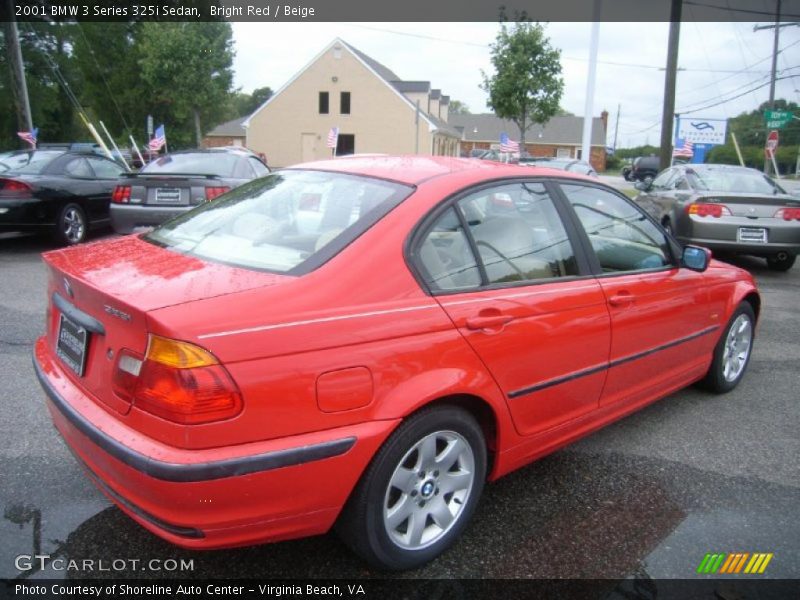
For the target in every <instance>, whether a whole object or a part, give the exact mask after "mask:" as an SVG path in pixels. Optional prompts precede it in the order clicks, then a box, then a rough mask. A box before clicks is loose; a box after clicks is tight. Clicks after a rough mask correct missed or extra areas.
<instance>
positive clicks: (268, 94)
mask: <svg viewBox="0 0 800 600" xmlns="http://www.w3.org/2000/svg"><path fill="white" fill-rule="evenodd" d="M270 98H272V88H270V87H269V86H266V87H260V88H256V89H254V90H253V93H252V94H247V93H245V92H236V93H235V94H234V95H233V97H232V99H231V104H232V107H231V113H232V118H237V117H249V116H250V115H251V114H253V112H254V111H255V110H256V109H257V108H258V107H259V106H261V105H262V104H264V102H266V101H267V100H269V99H270Z"/></svg>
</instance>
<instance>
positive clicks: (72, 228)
mask: <svg viewBox="0 0 800 600" xmlns="http://www.w3.org/2000/svg"><path fill="white" fill-rule="evenodd" d="M86 230H87V223H86V213H84V212H83V209H82V208H81V207H80V206H78V205H77V204H67V205H66V206H65V207H64V208H62V209H61V212H60V213H59V215H58V221H57V222H56V238H57V239H58V241H60V242H61V243H63V244H66V245H67V246H73V245H75V244H80V243H81V242H82V241H83V240H85V239H86Z"/></svg>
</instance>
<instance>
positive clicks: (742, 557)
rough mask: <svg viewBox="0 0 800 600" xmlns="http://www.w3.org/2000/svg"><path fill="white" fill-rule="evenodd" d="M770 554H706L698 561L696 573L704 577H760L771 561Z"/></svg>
mask: <svg viewBox="0 0 800 600" xmlns="http://www.w3.org/2000/svg"><path fill="white" fill-rule="evenodd" d="M773 556H774V554H773V553H772V552H769V553H766V552H754V553H752V554H751V553H749V552H733V553H730V554H725V553H710V552H709V553H708V554H706V555H705V556H704V557H703V560H702V561H700V566H698V567H697V572H698V573H701V574H706V575H723V574H725V575H734V574H737V573H746V574H749V575H761V574H762V573H763V572H764V571H766V569H767V565H768V564H769V562H770V561H771V560H772V557H773Z"/></svg>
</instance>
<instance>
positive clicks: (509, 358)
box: [412, 181, 610, 435]
mask: <svg viewBox="0 0 800 600" xmlns="http://www.w3.org/2000/svg"><path fill="white" fill-rule="evenodd" d="M563 210H564V207H563V206H562V207H561V208H558V207H557V205H556V203H554V202H553V199H552V197H551V195H550V194H549V192H548V189H547V187H546V186H545V185H544V183H542V182H541V181H525V182H515V183H510V184H509V183H505V184H495V185H490V186H488V187H482V188H480V189H477V190H474V191H472V192H469V193H465V194H464V195H462V196H461V197H460V198H457V199H455V200H453V201H451V202H449V203H448V204H446V205H444V207H443V208H442V209H440V210H439V211H438V212H437V213H436V214H435V215H433V216H432V217H431V218H430V219H429V221H428V224H427V226H426V227H424V229H422V233H421V234H419V235H418V236H416V238H415V239H416V242H415V243H414V244H413V246H412V247H413V248H414V250H413V254H414V261H415V263H416V265H417V266H418V272H419V274H420V277H421V278H422V279H423V281H424V283H425V285H426V286H427V287H428V289H429V290H430V292H431V293H432V294H433V295H434V296H435V297H436V299H437V300H438V302H439V304H440V305H441V306H442V308H443V309H444V310H445V311H447V313H448V315H449V316H450V318H451V319H452V321H453V323H454V324H455V326H456V327H457V328H458V330H459V332H460V333H461V334H462V335H463V336H464V339H465V340H466V341H467V342H468V343H469V344H470V346H471V347H472V348H473V349H474V351H475V352H476V353H477V355H478V356H479V357H480V358H481V360H482V361H483V363H484V364H485V365H486V367H487V368H488V370H489V371H490V372H491V374H492V376H493V377H494V378H495V380H496V381H497V384H498V385H499V387H500V388H501V389H502V391H503V393H504V394H505V396H506V399H507V401H508V404H509V407H510V412H511V415H512V418H513V420H514V424H515V426H516V428H517V430H518V431H519V433H520V434H522V435H531V434H535V433H538V432H541V431H544V430H547V429H550V428H553V427H556V426H558V425H561V424H563V423H566V422H568V421H570V420H571V419H575V418H576V417H579V416H581V415H583V414H585V413H588V412H590V411H592V410H594V409H596V408H597V406H598V402H599V398H600V393H601V391H602V388H603V384H604V381H605V366H606V363H607V361H608V351H609V344H610V319H609V315H608V310H607V308H606V302H605V296H604V295H603V291H602V288H601V286H600V284H599V283H598V282H597V280H596V279H594V277H592V276H591V274H590V273H589V270H588V263H587V262H586V260H585V257H584V256H582V255H581V254H580V253H578V252H576V251H575V245H574V241H573V239H572V238H571V237H570V235H568V227H567V226H565V224H564V221H563V220H562V216H561V212H563Z"/></svg>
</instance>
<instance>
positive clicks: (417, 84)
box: [389, 81, 431, 94]
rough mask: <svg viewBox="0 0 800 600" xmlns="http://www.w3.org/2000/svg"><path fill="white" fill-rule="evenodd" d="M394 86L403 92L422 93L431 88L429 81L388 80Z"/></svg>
mask: <svg viewBox="0 0 800 600" xmlns="http://www.w3.org/2000/svg"><path fill="white" fill-rule="evenodd" d="M389 83H391V84H392V85H393V86H394V88H395V89H396V90H397V91H398V92H401V93H403V94H405V93H409V94H411V93H422V94H425V93H427V92H428V91H430V89H431V82H430V81H390V82H389Z"/></svg>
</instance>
